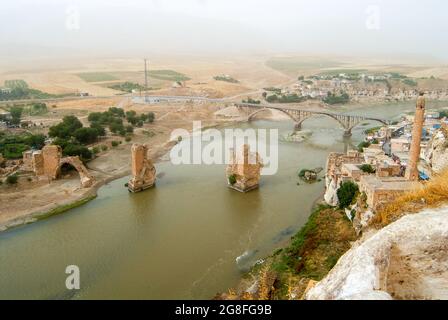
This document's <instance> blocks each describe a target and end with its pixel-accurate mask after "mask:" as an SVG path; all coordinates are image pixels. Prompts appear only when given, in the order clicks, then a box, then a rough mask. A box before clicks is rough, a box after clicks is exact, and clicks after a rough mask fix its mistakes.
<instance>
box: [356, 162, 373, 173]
mask: <svg viewBox="0 0 448 320" xmlns="http://www.w3.org/2000/svg"><path fill="white" fill-rule="evenodd" d="M359 168H360V169H361V171H362V172H365V173H375V172H376V170H375V168H374V167H372V166H371V165H370V164H363V165H362V166H361V167H359Z"/></svg>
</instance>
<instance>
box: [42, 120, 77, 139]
mask: <svg viewBox="0 0 448 320" xmlns="http://www.w3.org/2000/svg"><path fill="white" fill-rule="evenodd" d="M79 128H82V123H81V121H79V119H78V118H77V117H75V116H65V117H64V118H63V119H62V122H61V123H59V124H57V125H55V126H52V127H51V128H50V130H49V132H48V134H49V136H50V137H54V138H56V137H57V138H69V137H71V136H72V134H73V133H74V132H75V131H76V130H77V129H79Z"/></svg>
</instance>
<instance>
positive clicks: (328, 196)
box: [324, 176, 340, 207]
mask: <svg viewBox="0 0 448 320" xmlns="http://www.w3.org/2000/svg"><path fill="white" fill-rule="evenodd" d="M339 187H340V183H338V181H336V179H335V178H333V177H330V176H326V177H325V194H324V200H325V202H326V203H327V204H328V205H330V206H333V207H337V206H338V205H339V198H338V194H337V193H338V189H339Z"/></svg>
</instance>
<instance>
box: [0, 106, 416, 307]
mask: <svg viewBox="0 0 448 320" xmlns="http://www.w3.org/2000/svg"><path fill="white" fill-rule="evenodd" d="M409 107H410V108H412V105H411V104H410V105H409ZM372 125H374V124H372ZM242 127H253V128H279V129H280V131H281V132H280V134H282V133H286V132H288V131H290V130H292V128H293V125H292V123H291V122H265V121H259V122H255V123H252V124H247V125H243V126H242ZM304 127H305V128H306V129H309V130H312V131H313V135H312V136H311V138H310V140H309V141H307V142H304V143H301V144H295V143H283V142H282V143H280V145H279V152H280V160H279V171H278V173H277V174H276V175H274V176H265V177H262V182H261V186H260V189H259V190H255V191H253V192H250V193H248V194H240V193H238V192H235V191H232V190H229V189H228V188H227V187H226V181H225V174H224V171H225V167H224V166H222V165H213V166H201V165H181V166H173V165H171V164H170V163H162V164H157V165H156V167H157V170H158V173H162V175H161V176H160V177H161V178H160V179H159V180H158V181H157V186H156V188H154V189H151V190H147V191H145V192H142V193H138V194H130V193H128V192H127V190H126V189H125V188H124V184H125V183H126V182H127V178H124V179H120V180H117V181H114V182H112V183H110V184H108V185H107V186H105V187H103V188H101V189H100V191H99V196H98V198H97V199H95V200H94V201H92V202H90V203H88V204H86V205H85V206H83V207H80V208H77V209H74V210H71V211H70V212H68V213H65V214H63V215H60V216H55V217H51V218H49V219H46V220H43V221H39V222H37V223H34V224H32V225H29V226H24V227H20V228H17V229H13V230H10V231H7V232H4V233H1V234H0V298H32V299H35V298H50V299H71V298H75V299H89V298H125V299H127V298H140V299H170V298H178V299H179V298H185V299H209V298H211V297H213V296H214V294H215V293H217V292H219V291H223V290H226V289H227V288H229V287H232V286H234V285H235V284H236V283H237V282H238V280H239V278H240V276H241V270H242V269H247V267H248V266H250V265H251V264H253V263H254V262H255V261H257V260H258V259H260V258H263V257H265V256H266V255H269V254H270V253H271V252H272V251H273V250H274V249H275V248H276V247H278V246H279V245H282V244H284V243H285V242H286V241H287V240H288V239H289V238H290V237H291V235H292V234H293V233H295V232H296V231H297V230H298V229H299V228H300V227H301V226H302V225H303V224H304V223H305V222H306V220H307V218H308V216H309V213H310V209H311V206H312V204H313V202H314V200H315V199H316V198H317V197H318V196H319V195H320V194H321V193H322V191H323V182H319V183H316V184H312V185H308V184H301V185H299V186H298V185H297V182H298V178H297V171H298V170H299V169H302V168H315V167H324V166H325V162H326V157H327V154H328V152H330V151H339V152H341V151H343V150H344V149H347V148H349V147H350V146H353V145H356V144H358V143H359V141H360V140H361V139H362V136H361V133H362V131H363V130H365V128H366V127H363V128H357V129H355V130H354V136H353V137H352V138H351V139H349V140H344V139H343V138H342V133H343V131H342V129H340V128H339V127H338V126H337V123H335V122H333V120H332V119H329V118H326V117H322V118H313V119H310V120H307V121H306V122H305V123H304ZM237 257H240V258H239V259H238V263H237V260H236V259H237ZM72 264H74V265H77V266H79V268H80V270H81V290H80V291H78V292H76V293H72V292H69V291H67V290H66V289H65V277H66V276H67V275H66V274H65V273H64V272H65V268H66V266H68V265H72Z"/></svg>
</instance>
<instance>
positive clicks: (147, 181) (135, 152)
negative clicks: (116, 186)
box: [128, 143, 156, 192]
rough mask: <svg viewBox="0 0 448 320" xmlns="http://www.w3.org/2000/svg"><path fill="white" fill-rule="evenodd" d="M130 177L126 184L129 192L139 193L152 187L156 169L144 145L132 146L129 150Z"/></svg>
mask: <svg viewBox="0 0 448 320" xmlns="http://www.w3.org/2000/svg"><path fill="white" fill-rule="evenodd" d="M131 166H132V177H131V180H129V183H128V189H129V191H131V192H140V191H143V190H146V189H149V188H151V187H152V186H154V184H155V181H156V168H155V167H154V165H153V164H152V162H151V160H150V159H149V158H148V147H147V146H146V145H141V144H137V143H136V144H134V145H133V146H132V149H131Z"/></svg>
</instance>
